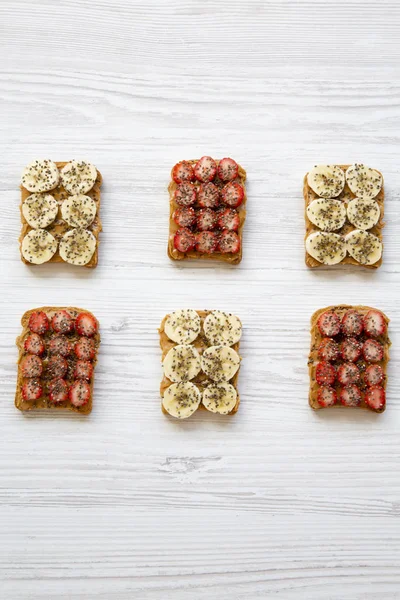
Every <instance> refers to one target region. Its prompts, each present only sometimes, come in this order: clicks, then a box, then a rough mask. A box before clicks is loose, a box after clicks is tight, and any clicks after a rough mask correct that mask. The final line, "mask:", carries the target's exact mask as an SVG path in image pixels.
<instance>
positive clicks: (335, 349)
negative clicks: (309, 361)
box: [318, 337, 339, 362]
mask: <svg viewBox="0 0 400 600" xmlns="http://www.w3.org/2000/svg"><path fill="white" fill-rule="evenodd" d="M338 356H339V344H338V343H337V342H335V340H332V339H331V338H328V337H326V338H323V339H322V341H321V343H320V345H319V348H318V358H320V359H321V360H326V361H328V362H329V361H331V360H336V359H337V358H338Z"/></svg>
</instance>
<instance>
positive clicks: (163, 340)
mask: <svg viewBox="0 0 400 600" xmlns="http://www.w3.org/2000/svg"><path fill="white" fill-rule="evenodd" d="M196 312H197V314H198V315H199V317H200V320H201V329H200V333H199V335H198V336H197V338H196V339H195V341H194V342H192V344H191V345H193V346H195V348H196V350H198V352H199V354H200V355H202V354H203V352H204V350H206V349H207V348H209V347H210V345H211V344H209V343H208V342H207V340H206V338H205V334H204V327H203V325H204V320H205V318H206V317H207V315H209V314H210V313H211V312H213V311H212V310H196ZM168 317H169V314H168V315H165V317H164V318H163V320H162V321H161V325H160V328H159V330H158V333H159V335H160V348H161V361H163V360H164V358H165V357H166V355H167V354H168V352H169V351H170V350H171V348H173V347H174V346H177V345H178V344H177V343H176V342H173V341H172V340H170V339H169V337H168V336H167V334H166V333H165V330H164V325H165V321H166V320H167V318H168ZM239 347H240V341H239V342H237V343H236V344H233V346H231V348H233V350H235V351H236V352H237V353H238V354H239ZM239 356H240V354H239ZM240 359H242V357H241V356H240ZM239 371H240V367H239V369H238V370H237V371H236V373H235V375H234V376H233V378H232V379H231V380H230V381H229V383H230V384H231V385H233V387H234V388H235V390H236V393H237V400H236V404H235V406H234V407H233V409H232V410H231V411H230V412H229V413H227V414H228V415H234V414H235V413H236V412H237V411H238V409H239V404H240V397H239V391H238V387H237V386H238V379H239ZM172 383H173V381H171V380H170V379H168V377H166V376H165V375H163V378H162V380H161V384H160V396H161V410H162V412H163V413H164V414H165V415H168V412H167V411H166V410H165V408H164V407H163V404H162V398H163V396H164V392H165V390H166V389H167V388H168V387H169V386H170V385H172ZM191 383H194V384H195V385H196V386H197V387H198V388H199V390H200V392H203V390H204V388H205V387H206V385H207V384H209V383H211V381H210V379H208V378H207V376H206V375H205V374H204V373H203V371H200V373H199V374H198V375H196V377H195V378H194V379H191ZM199 409H202V410H207V409H206V407H205V406H204V405H203V403H202V402H201V403H200V405H199V408H198V409H197V410H199Z"/></svg>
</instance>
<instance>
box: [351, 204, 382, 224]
mask: <svg viewBox="0 0 400 600" xmlns="http://www.w3.org/2000/svg"><path fill="white" fill-rule="evenodd" d="M380 215H381V209H380V208H379V204H378V203H377V202H375V200H368V199H367V198H354V199H353V200H350V202H349V203H348V205H347V218H348V219H349V221H350V223H352V225H354V226H355V227H357V228H358V229H371V227H373V226H374V225H376V224H377V222H378V221H379V217H380Z"/></svg>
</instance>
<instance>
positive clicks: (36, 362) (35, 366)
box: [21, 354, 43, 377]
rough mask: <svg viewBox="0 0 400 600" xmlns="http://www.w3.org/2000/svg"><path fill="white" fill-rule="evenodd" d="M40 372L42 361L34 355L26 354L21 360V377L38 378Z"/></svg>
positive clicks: (41, 370)
mask: <svg viewBox="0 0 400 600" xmlns="http://www.w3.org/2000/svg"><path fill="white" fill-rule="evenodd" d="M42 372H43V364H42V361H41V359H40V358H39V357H38V356H36V355H35V354H27V355H26V356H24V358H23V359H22V360H21V373H22V376H23V377H40V376H41V374H42Z"/></svg>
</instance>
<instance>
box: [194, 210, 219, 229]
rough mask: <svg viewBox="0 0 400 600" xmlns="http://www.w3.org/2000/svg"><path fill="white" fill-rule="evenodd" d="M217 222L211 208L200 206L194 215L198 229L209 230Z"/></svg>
mask: <svg viewBox="0 0 400 600" xmlns="http://www.w3.org/2000/svg"><path fill="white" fill-rule="evenodd" d="M216 224H217V215H216V214H215V212H214V211H213V210H211V208H202V209H201V210H199V211H198V212H197V215H196V226H197V229H198V230H199V231H211V230H212V229H214V228H215V226H216Z"/></svg>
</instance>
